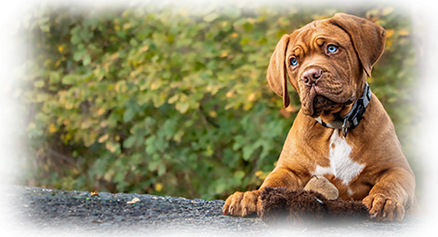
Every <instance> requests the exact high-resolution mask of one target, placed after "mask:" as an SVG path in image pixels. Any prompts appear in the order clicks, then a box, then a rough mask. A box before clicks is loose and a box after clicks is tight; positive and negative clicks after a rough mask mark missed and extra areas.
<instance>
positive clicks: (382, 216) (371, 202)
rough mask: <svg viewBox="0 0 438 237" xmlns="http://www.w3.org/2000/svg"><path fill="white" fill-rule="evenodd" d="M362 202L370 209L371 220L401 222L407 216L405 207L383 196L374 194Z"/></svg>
mask: <svg viewBox="0 0 438 237" xmlns="http://www.w3.org/2000/svg"><path fill="white" fill-rule="evenodd" d="M362 202H363V203H364V204H365V205H366V206H367V207H368V210H369V213H370V216H371V219H374V220H378V221H401V220H403V217H404V215H405V208H404V207H403V205H402V204H401V203H399V202H397V201H395V200H394V199H392V198H390V197H387V196H385V195H383V194H380V193H378V194H372V195H369V196H367V197H365V198H364V199H363V200H362Z"/></svg>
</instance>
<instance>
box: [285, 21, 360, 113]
mask: <svg viewBox="0 0 438 237" xmlns="http://www.w3.org/2000/svg"><path fill="white" fill-rule="evenodd" d="M286 62H287V63H288V65H287V67H286V68H287V74H288V75H289V79H290V81H291V83H292V85H293V86H294V88H295V89H296V90H297V92H298V94H299V96H300V101H301V110H302V112H303V113H304V114H306V115H309V116H311V117H318V116H320V115H321V114H322V113H325V114H332V113H337V112H339V111H340V110H342V109H343V108H344V107H345V106H346V105H350V104H352V103H353V102H354V100H355V98H356V97H357V95H356V94H357V92H356V91H358V88H357V87H358V84H360V83H358V82H360V81H362V77H363V74H364V73H363V70H362V68H361V65H360V61H359V59H358V57H357V54H356V52H355V50H354V46H353V43H352V42H351V40H350V36H349V35H348V34H347V33H346V32H345V31H343V30H342V29H341V28H339V27H337V26H335V25H333V24H330V23H329V22H327V21H316V22H313V23H311V24H308V25H307V26H305V27H303V28H301V29H299V30H296V31H295V32H294V33H293V34H291V35H290V36H289V44H288V46H287V49H286Z"/></svg>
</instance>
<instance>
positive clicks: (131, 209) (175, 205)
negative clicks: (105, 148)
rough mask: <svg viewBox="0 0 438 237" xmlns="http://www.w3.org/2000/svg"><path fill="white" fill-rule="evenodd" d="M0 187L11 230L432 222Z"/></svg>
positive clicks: (57, 232) (422, 228)
mask: <svg viewBox="0 0 438 237" xmlns="http://www.w3.org/2000/svg"><path fill="white" fill-rule="evenodd" d="M0 191H1V192H0V201H1V202H2V203H3V206H1V205H0V208H1V207H3V208H1V209H0V210H2V209H3V210H8V212H7V211H3V210H2V215H1V218H0V220H1V222H2V223H3V225H4V228H6V229H7V230H8V231H9V232H11V233H10V236H13V235H17V236H79V235H83V236H117V237H119V236H152V235H153V236H269V237H271V236H321V237H322V236H324V237H327V236H373V237H374V236H425V235H428V233H427V231H428V229H430V227H431V226H430V225H428V224H427V223H426V222H425V221H424V219H423V218H418V217H409V216H407V217H406V218H405V220H404V221H402V222H399V223H376V222H370V221H364V222H360V223H355V224H348V225H340V226H336V227H334V226H323V227H319V228H310V227H308V228H306V227H288V228H287V229H285V228H282V229H279V228H273V227H270V226H267V225H266V224H265V223H263V222H262V221H261V220H260V219H259V218H239V217H228V216H223V215H222V214H221V209H222V205H223V203H224V201H222V200H215V201H205V200H200V199H185V198H178V197H159V196H153V195H139V194H110V193H99V194H98V195H97V196H92V195H91V194H90V193H89V192H81V191H58V190H48V189H41V188H29V187H18V186H8V187H0ZM3 199H6V200H3ZM5 213H7V214H6V215H5ZM2 219H3V220H2Z"/></svg>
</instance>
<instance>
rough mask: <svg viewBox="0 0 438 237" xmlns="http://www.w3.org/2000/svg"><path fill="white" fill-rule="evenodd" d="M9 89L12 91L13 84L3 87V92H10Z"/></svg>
mask: <svg viewBox="0 0 438 237" xmlns="http://www.w3.org/2000/svg"><path fill="white" fill-rule="evenodd" d="M9 91H11V86H10V85H6V86H5V87H3V89H2V92H3V93H8V92H9Z"/></svg>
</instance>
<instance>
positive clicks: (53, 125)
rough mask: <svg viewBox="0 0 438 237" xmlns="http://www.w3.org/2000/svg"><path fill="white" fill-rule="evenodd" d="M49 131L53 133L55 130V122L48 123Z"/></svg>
mask: <svg viewBox="0 0 438 237" xmlns="http://www.w3.org/2000/svg"><path fill="white" fill-rule="evenodd" d="M49 132H50V133H54V132H56V127H55V124H53V123H51V124H50V126H49Z"/></svg>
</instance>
